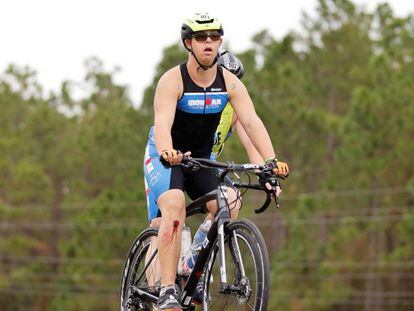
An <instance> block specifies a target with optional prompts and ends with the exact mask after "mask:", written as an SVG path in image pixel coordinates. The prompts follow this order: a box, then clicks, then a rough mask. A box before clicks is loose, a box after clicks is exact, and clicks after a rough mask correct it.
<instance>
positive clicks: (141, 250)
mask: <svg viewBox="0 0 414 311" xmlns="http://www.w3.org/2000/svg"><path fill="white" fill-rule="evenodd" d="M156 236H158V229H155V228H147V229H145V230H144V231H142V232H141V233H140V234H139V235H138V236H137V238H136V239H135V241H134V242H133V243H132V245H131V248H130V250H129V252H128V256H127V259H126V261H125V266H124V269H123V273H122V281H121V290H120V310H121V311H129V310H131V311H132V310H151V308H152V304H151V303H147V302H142V305H141V307H139V308H138V307H136V308H134V307H131V306H128V299H129V297H130V294H131V291H130V290H131V286H132V285H137V286H138V287H140V288H141V289H144V290H149V285H148V280H147V277H148V275H147V273H145V277H144V279H143V280H142V281H141V282H140V284H135V283H136V282H137V280H135V277H137V275H138V276H139V274H140V272H142V270H143V267H142V269H141V270H139V269H140V267H141V265H143V266H145V259H146V256H147V252H148V250H149V249H151V253H153V252H154V251H156V247H155V248H152V247H151V239H152V237H156ZM154 273H155V272H154ZM145 283H146V284H147V285H145Z"/></svg>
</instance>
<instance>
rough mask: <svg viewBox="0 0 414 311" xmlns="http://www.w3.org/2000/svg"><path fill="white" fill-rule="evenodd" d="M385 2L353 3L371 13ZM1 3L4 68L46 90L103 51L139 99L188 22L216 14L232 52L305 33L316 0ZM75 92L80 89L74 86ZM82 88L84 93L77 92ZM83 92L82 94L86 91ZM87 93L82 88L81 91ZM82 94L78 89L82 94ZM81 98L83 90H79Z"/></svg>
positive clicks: (401, 0) (79, 76) (404, 4)
mask: <svg viewBox="0 0 414 311" xmlns="http://www.w3.org/2000/svg"><path fill="white" fill-rule="evenodd" d="M382 2H383V1H381V0H354V3H357V4H358V5H365V6H366V7H367V8H368V9H370V10H372V9H374V8H375V7H376V5H377V4H378V3H382ZM387 2H388V3H389V4H390V5H391V7H392V8H393V9H394V11H395V12H396V14H397V15H399V16H406V15H407V14H408V13H409V12H414V1H412V0H388V1H387ZM200 3H201V1H194V0H193V1H188V0H175V1H171V0H170V1H168V0H165V1H160V0H152V1H151V0H150V1H139V0H70V1H69V0H36V1H33V0H8V1H7V0H0V38H1V42H2V46H0V73H3V72H4V70H5V69H6V68H7V66H8V65H9V64H12V63H13V64H16V65H19V66H26V65H27V66H29V67H30V68H32V69H34V70H36V72H37V80H38V81H39V83H40V84H41V85H42V86H43V87H44V92H45V95H47V94H48V93H49V92H50V91H51V90H52V91H55V92H56V91H58V90H59V88H60V85H61V83H62V82H63V81H65V80H70V81H74V82H82V81H83V79H84V76H85V73H86V71H85V68H84V61H85V59H87V58H88V57H91V56H97V57H98V58H100V59H101V60H102V61H103V63H104V68H105V70H112V69H114V68H115V67H116V66H118V67H120V68H121V71H120V72H119V73H118V74H117V75H116V76H115V81H116V82H117V83H122V84H125V85H128V87H129V94H130V97H131V99H132V100H133V102H134V104H136V105H138V104H139V103H140V102H141V99H142V93H143V91H144V89H145V88H146V87H147V86H148V85H150V84H151V82H152V79H153V76H154V72H155V66H156V65H157V63H158V62H159V61H160V60H161V56H162V49H163V48H164V47H166V46H168V45H171V44H173V43H175V42H177V41H178V40H179V39H180V27H181V24H182V22H183V20H184V19H185V18H187V17H190V16H192V15H193V13H194V12H209V13H210V15H212V16H216V17H218V18H219V19H220V20H221V21H222V23H223V27H224V32H225V35H224V41H225V42H226V44H228V45H229V46H230V49H231V51H233V52H236V53H237V52H241V51H244V50H246V49H248V48H249V47H251V38H252V36H253V35H254V34H256V33H257V32H259V31H260V30H263V29H268V30H269V31H270V33H271V34H273V35H274V36H275V37H276V38H277V39H280V38H282V37H283V36H284V35H286V34H287V33H288V32H289V31H291V30H294V31H300V29H301V26H300V21H301V18H302V12H303V11H305V12H307V13H309V14H310V15H312V14H314V12H315V8H316V5H317V0H289V1H281V0H256V1H253V2H252V1H237V0H209V1H203V2H202V3H203V5H200ZM75 91H76V90H75ZM78 92H79V90H78ZM80 92H81V91H80ZM79 94H80V93H79ZM75 95H76V94H75ZM79 96H81V95H79Z"/></svg>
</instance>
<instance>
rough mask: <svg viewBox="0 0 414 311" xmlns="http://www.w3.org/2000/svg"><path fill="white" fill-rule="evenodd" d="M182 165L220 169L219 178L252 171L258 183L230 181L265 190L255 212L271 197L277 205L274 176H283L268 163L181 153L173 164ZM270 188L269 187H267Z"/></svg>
mask: <svg viewBox="0 0 414 311" xmlns="http://www.w3.org/2000/svg"><path fill="white" fill-rule="evenodd" d="M160 161H161V163H162V164H163V165H164V167H171V165H170V163H169V162H168V161H166V160H165V159H164V158H163V157H162V156H160ZM175 165H180V166H184V167H186V168H189V169H198V168H211V169H220V170H222V172H221V173H220V174H219V176H218V177H219V178H220V180H224V177H225V176H226V175H227V173H229V172H252V173H254V174H255V175H257V176H258V177H259V184H250V183H249V184H247V183H242V182H240V183H238V182H235V181H232V185H233V186H235V187H237V188H246V189H254V190H262V191H264V192H266V201H265V202H264V203H263V205H262V206H261V207H260V208H257V209H255V213H256V214H259V213H263V212H264V211H265V210H266V209H267V208H268V207H269V205H270V202H271V201H272V197H274V198H275V203H276V208H278V207H279V200H278V197H277V193H276V187H280V182H279V180H277V179H275V177H276V178H281V179H285V177H284V176H281V175H275V174H274V173H273V167H272V166H270V165H266V164H265V165H259V164H251V163H248V164H236V163H234V162H218V161H213V160H209V159H204V158H192V157H189V156H185V155H183V159H182V161H181V163H179V164H175ZM269 188H270V189H269Z"/></svg>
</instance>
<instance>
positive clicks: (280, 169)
mask: <svg viewBox="0 0 414 311" xmlns="http://www.w3.org/2000/svg"><path fill="white" fill-rule="evenodd" d="M273 173H274V174H276V175H281V176H284V177H288V176H289V166H288V165H287V163H285V162H282V161H277V163H276V167H275V168H274V169H273Z"/></svg>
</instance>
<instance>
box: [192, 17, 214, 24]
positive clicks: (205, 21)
mask: <svg viewBox="0 0 414 311" xmlns="http://www.w3.org/2000/svg"><path fill="white" fill-rule="evenodd" d="M196 22H197V23H198V24H209V23H212V22H214V18H213V19H209V20H202V21H200V20H198V21H196Z"/></svg>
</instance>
